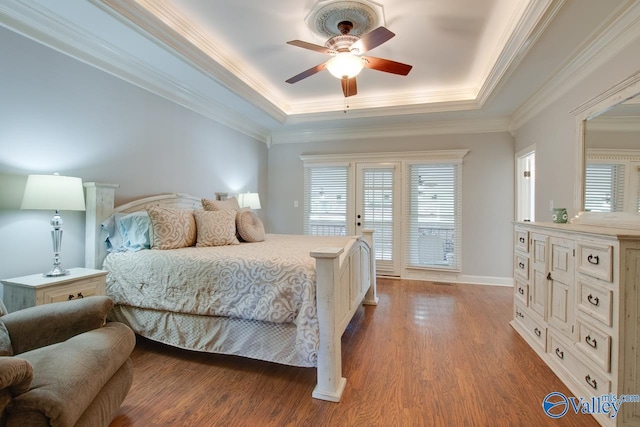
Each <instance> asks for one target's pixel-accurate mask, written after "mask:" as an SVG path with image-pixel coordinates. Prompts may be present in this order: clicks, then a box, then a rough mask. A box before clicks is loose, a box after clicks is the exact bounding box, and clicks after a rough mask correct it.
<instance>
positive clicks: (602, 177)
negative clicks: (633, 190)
mask: <svg viewBox="0 0 640 427" xmlns="http://www.w3.org/2000/svg"><path fill="white" fill-rule="evenodd" d="M624 169H625V168H624V165H623V164H606V163H589V164H587V168H586V182H585V183H586V185H585V194H584V208H585V210H586V211H591V212H619V211H622V209H623V204H624V180H625V170H624Z"/></svg>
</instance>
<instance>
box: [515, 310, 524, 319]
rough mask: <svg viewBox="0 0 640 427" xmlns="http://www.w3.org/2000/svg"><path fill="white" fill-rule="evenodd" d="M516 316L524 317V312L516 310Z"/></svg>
mask: <svg viewBox="0 0 640 427" xmlns="http://www.w3.org/2000/svg"><path fill="white" fill-rule="evenodd" d="M516 317H520V318H521V319H524V314H522V313H520V312H519V311H516Z"/></svg>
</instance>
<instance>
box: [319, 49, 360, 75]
mask: <svg viewBox="0 0 640 427" xmlns="http://www.w3.org/2000/svg"><path fill="white" fill-rule="evenodd" d="M364 62H365V59H364V58H362V57H361V56H356V55H353V54H352V53H351V52H339V53H338V54H337V55H336V56H334V57H333V58H331V59H330V60H329V61H328V62H327V69H328V70H329V72H330V73H331V74H332V75H333V76H334V77H335V78H337V79H345V78H347V79H350V78H353V77H355V76H357V75H358V74H359V73H360V71H362V69H363V68H364Z"/></svg>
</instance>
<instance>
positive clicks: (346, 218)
mask: <svg viewBox="0 0 640 427" xmlns="http://www.w3.org/2000/svg"><path fill="white" fill-rule="evenodd" d="M467 152H468V150H466V149H462V150H435V151H424V152H412V153H368V154H347V155H344V154H343V155H335V156H334V155H322V154H321V155H305V156H301V159H302V160H303V161H304V232H305V234H314V235H351V234H359V233H360V229H361V228H363V227H364V228H370V229H373V230H374V231H375V232H374V251H375V255H376V268H377V271H378V273H379V274H385V275H404V274H408V272H409V270H413V271H417V270H419V269H423V270H428V269H438V270H448V271H450V272H453V273H455V272H459V271H460V267H461V265H462V259H461V255H462V249H461V248H462V244H461V242H462V159H463V157H464V156H465V155H466V153H467ZM345 161H346V162H347V163H344V162H345ZM402 271H403V273H401V272H402ZM417 274H421V273H419V272H418V273H417Z"/></svg>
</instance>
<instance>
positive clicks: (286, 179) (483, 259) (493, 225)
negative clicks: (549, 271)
mask: <svg viewBox="0 0 640 427" xmlns="http://www.w3.org/2000/svg"><path fill="white" fill-rule="evenodd" d="M513 145H514V140H513V137H512V136H511V135H510V134H509V133H506V132H504V133H482V134H471V135H469V134H467V135H432V136H415V137H403V138H378V139H367V140H359V141H349V142H348V143H344V142H335V141H332V142H318V143H305V144H279V145H274V146H272V147H271V148H270V149H269V186H268V193H269V208H268V211H267V218H268V219H267V223H266V227H267V229H268V231H269V232H275V233H292V234H295V233H302V231H303V200H304V188H303V167H302V161H301V160H300V155H302V154H341V153H373V152H390V151H391V152H399V151H422V150H445V149H462V148H467V149H469V150H470V151H469V153H468V154H467V155H466V156H465V158H464V163H463V168H462V179H463V194H462V209H463V224H462V227H463V244H462V251H463V254H462V258H463V264H462V274H463V275H468V276H489V277H502V278H505V277H511V276H512V275H513V266H512V245H513V240H512V237H513V234H512V226H511V221H512V220H513V206H514V199H513V194H514V184H513V181H514V179H513V175H514V172H513V170H514V153H515V152H514V149H513ZM295 200H297V201H298V202H299V207H298V208H294V207H293V202H294V201H295Z"/></svg>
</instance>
